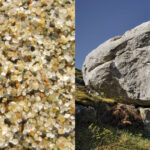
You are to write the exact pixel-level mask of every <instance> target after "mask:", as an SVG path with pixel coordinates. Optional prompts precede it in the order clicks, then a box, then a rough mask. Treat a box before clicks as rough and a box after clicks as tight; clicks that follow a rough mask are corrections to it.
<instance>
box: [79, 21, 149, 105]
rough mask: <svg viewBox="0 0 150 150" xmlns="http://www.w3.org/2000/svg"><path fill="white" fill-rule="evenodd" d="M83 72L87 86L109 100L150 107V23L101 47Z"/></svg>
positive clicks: (91, 54)
mask: <svg viewBox="0 0 150 150" xmlns="http://www.w3.org/2000/svg"><path fill="white" fill-rule="evenodd" d="M82 72H83V79H84V82H85V84H86V85H88V86H90V87H92V88H94V89H96V90H97V91H98V92H99V93H104V96H105V97H108V98H114V99H116V100H121V101H124V102H126V103H135V104H139V105H146V106H147V105H150V21H149V22H146V23H143V24H141V25H139V26H137V27H135V28H134V29H132V30H130V31H127V32H125V34H124V35H123V36H117V37H114V38H111V39H109V40H108V41H106V42H105V43H103V44H101V45H100V46H99V47H97V48H96V49H95V50H93V51H92V52H91V53H89V54H88V56H87V57H86V59H85V62H84V64H83V68H82Z"/></svg>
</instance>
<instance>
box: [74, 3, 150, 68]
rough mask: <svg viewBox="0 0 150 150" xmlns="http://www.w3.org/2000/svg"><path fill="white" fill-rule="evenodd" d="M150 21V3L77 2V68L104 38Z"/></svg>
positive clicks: (120, 33)
mask: <svg viewBox="0 0 150 150" xmlns="http://www.w3.org/2000/svg"><path fill="white" fill-rule="evenodd" d="M149 20H150V0H76V61H75V63H76V67H77V68H80V69H81V68H82V64H83V62H84V60H85V57H86V55H87V54H88V53H89V52H90V51H92V50H93V49H95V48H96V47H97V46H99V45H100V44H101V43H103V42H104V41H106V40H107V39H109V38H111V37H114V36H117V35H122V34H124V32H125V31H127V30H130V29H132V28H134V27H135V26H137V25H139V24H141V23H143V22H146V21H149Z"/></svg>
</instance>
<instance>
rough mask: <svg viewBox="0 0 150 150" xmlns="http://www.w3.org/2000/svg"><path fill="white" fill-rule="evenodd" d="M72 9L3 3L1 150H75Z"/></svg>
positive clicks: (31, 1) (59, 3)
mask: <svg viewBox="0 0 150 150" xmlns="http://www.w3.org/2000/svg"><path fill="white" fill-rule="evenodd" d="M74 5H75V1H74V0H0V149H4V150H74V149H75V143H74V128H75V117H74V109H75V106H74V104H75V101H74V96H73V93H74V91H75V85H74V79H75V67H74V57H75V6H74Z"/></svg>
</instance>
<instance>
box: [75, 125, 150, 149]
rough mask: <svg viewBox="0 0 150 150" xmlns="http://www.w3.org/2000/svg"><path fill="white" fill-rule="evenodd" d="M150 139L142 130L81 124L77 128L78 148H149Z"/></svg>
mask: <svg viewBox="0 0 150 150" xmlns="http://www.w3.org/2000/svg"><path fill="white" fill-rule="evenodd" d="M149 149H150V139H148V138H146V137H144V135H143V133H142V132H139V131H135V130H134V133H133V132H132V131H128V130H121V129H117V128H115V127H110V126H107V125H104V126H98V125H95V124H91V125H89V126H80V127H77V129H76V150H149Z"/></svg>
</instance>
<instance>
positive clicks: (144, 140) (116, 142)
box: [75, 69, 150, 150]
mask: <svg viewBox="0 0 150 150" xmlns="http://www.w3.org/2000/svg"><path fill="white" fill-rule="evenodd" d="M76 78H79V79H80V80H83V79H82V73H81V71H80V70H79V69H76ZM90 90H91V89H89V88H87V87H86V86H85V85H84V84H80V83H76V92H75V96H76V103H78V104H83V105H92V106H94V105H96V104H97V102H104V103H108V104H111V105H113V104H115V103H116V101H115V100H113V99H106V98H104V97H102V96H97V95H95V94H94V92H93V91H92V92H90V93H89V91H90ZM76 150H150V139H149V138H148V137H147V136H146V135H144V132H143V131H139V130H136V129H133V130H131V129H130V130H127V129H122V130H121V129H118V128H116V127H111V126H109V125H96V124H90V125H86V124H78V123H76Z"/></svg>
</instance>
